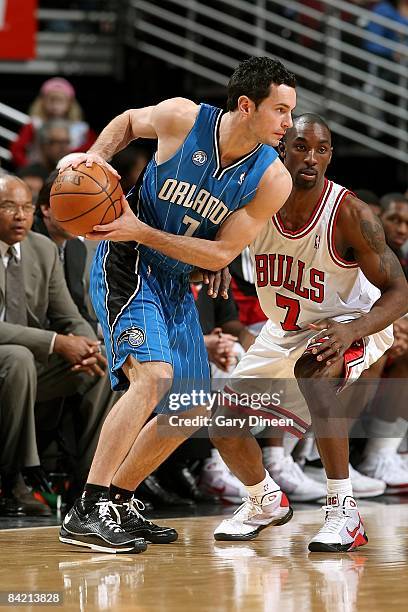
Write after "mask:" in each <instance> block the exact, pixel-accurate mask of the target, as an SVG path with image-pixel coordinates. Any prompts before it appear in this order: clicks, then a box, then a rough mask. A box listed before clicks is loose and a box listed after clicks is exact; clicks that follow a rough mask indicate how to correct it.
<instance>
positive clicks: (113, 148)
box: [60, 57, 296, 552]
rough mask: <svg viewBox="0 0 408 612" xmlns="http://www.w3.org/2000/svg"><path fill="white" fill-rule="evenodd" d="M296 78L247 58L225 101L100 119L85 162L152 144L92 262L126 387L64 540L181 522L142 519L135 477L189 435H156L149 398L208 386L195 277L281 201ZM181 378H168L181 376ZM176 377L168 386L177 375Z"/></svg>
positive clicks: (135, 535) (116, 374) (103, 540)
mask: <svg viewBox="0 0 408 612" xmlns="http://www.w3.org/2000/svg"><path fill="white" fill-rule="evenodd" d="M295 101H296V93H295V78H294V75H293V74H291V73H290V72H288V71H287V70H286V69H285V67H284V66H283V65H282V64H281V63H280V62H278V61H276V60H272V59H270V58H266V57H253V58H249V59H248V60H246V61H244V62H242V63H241V64H240V65H239V66H238V68H237V69H236V70H235V72H234V74H233V75H232V77H231V80H230V83H229V86H228V102H227V112H225V113H224V112H222V110H221V109H219V108H214V107H212V106H209V105H207V104H201V105H197V104H195V103H194V102H191V101H190V100H186V99H182V98H176V99H171V100H165V101H164V102H161V103H160V104H158V105H157V106H151V107H147V108H142V109H137V110H130V111H126V112H125V113H123V114H122V115H119V116H118V117H116V118H115V119H113V121H112V122H111V123H110V124H109V125H108V126H107V127H106V128H105V129H104V130H103V131H102V133H101V135H100V137H99V138H98V140H97V141H96V143H95V144H94V145H93V147H92V148H91V150H90V151H89V152H88V153H87V154H78V156H77V157H76V158H75V161H74V162H73V160H72V157H70V160H69V161H68V162H67V163H66V164H65V165H64V164H63V165H62V167H61V169H64V168H65V167H68V165H72V166H73V167H76V166H77V165H78V164H80V163H82V162H84V161H85V162H86V164H87V165H88V166H91V165H92V164H93V163H98V164H102V165H103V164H107V162H106V160H109V159H110V158H111V157H112V156H113V155H114V154H115V153H117V152H118V151H120V150H121V149H123V148H124V147H125V146H127V145H128V144H129V142H131V141H132V140H134V139H135V138H138V137H141V138H155V139H157V141H158V145H157V152H156V154H155V155H154V157H153V159H152V160H151V161H150V163H149V164H148V166H147V168H146V170H145V172H144V175H143V177H142V179H141V180H140V181H139V183H138V184H137V185H135V187H134V188H133V189H132V190H131V192H130V194H129V196H128V199H129V203H128V202H127V201H126V200H124V201H123V214H122V216H121V217H120V218H119V219H118V220H117V221H116V222H115V223H113V224H109V225H105V226H100V227H96V228H94V230H95V231H94V233H93V234H92V235H91V236H89V237H90V238H96V239H99V240H100V239H104V241H103V242H101V243H100V245H99V246H98V250H97V253H96V257H95V260H94V265H93V270H92V279H91V296H92V300H93V304H94V307H95V311H96V313H97V316H98V318H99V321H100V323H101V325H102V328H103V332H104V337H105V345H106V350H107V355H108V360H109V371H110V376H111V382H112V387H113V389H117V390H121V389H124V390H126V393H125V394H124V395H123V396H122V397H121V399H120V400H119V401H118V402H117V403H116V405H115V406H114V408H113V409H112V411H111V413H110V414H109V415H108V417H107V419H106V421H105V424H104V426H103V429H102V431H101V435H100V439H99V444H98V448H97V450H96V453H95V457H94V461H93V463H92V466H91V470H90V473H89V477H88V482H87V483H86V485H85V488H84V492H83V495H82V497H81V499H80V500H78V501H77V502H76V503H75V505H74V507H73V508H72V509H71V510H70V511H69V512H68V514H67V516H66V517H65V519H64V522H63V525H62V527H61V532H60V540H61V541H62V542H65V543H68V544H76V545H79V546H85V547H88V548H91V549H93V550H101V551H107V552H140V551H142V550H144V549H145V548H146V542H145V541H146V540H147V541H149V542H158V543H160V542H163V543H164V542H171V541H173V540H175V539H176V538H177V533H176V532H175V530H174V529H169V528H166V527H159V526H157V525H154V524H153V523H151V522H150V521H146V520H145V519H144V518H143V517H142V516H141V515H140V512H139V507H138V503H137V500H134V499H133V492H134V490H135V488H136V486H137V485H138V484H139V483H140V482H141V481H142V480H143V479H144V478H145V477H146V476H147V475H148V474H150V473H151V472H152V471H153V470H154V469H156V468H157V467H158V466H159V465H160V463H161V462H162V461H163V460H164V459H165V458H166V457H167V456H168V455H169V454H170V453H171V452H172V451H173V450H174V449H175V448H176V447H177V446H178V445H179V444H180V443H181V442H183V441H184V439H185V437H183V435H181V433H180V434H179V435H178V437H176V436H171V437H170V436H168V437H160V438H159V436H158V429H157V419H156V418H155V419H152V420H150V421H149V422H148V423H147V424H146V425H145V423H146V421H147V419H148V418H149V416H150V415H151V414H152V412H153V411H154V410H156V412H165V411H166V404H165V401H162V400H163V399H164V398H165V395H166V393H167V392H168V390H169V389H170V388H172V390H173V391H174V390H177V389H180V388H181V387H180V386H179V385H181V384H182V381H189V382H190V385H191V388H195V389H197V388H200V389H206V388H208V381H209V368H208V360H207V353H206V349H205V345H204V342H203V337H202V333H201V329H200V325H199V321H198V316H197V312H196V308H195V305H194V300H193V297H192V294H191V292H190V288H189V275H190V272H191V271H192V270H193V268H194V267H198V268H201V269H204V270H210V271H217V270H220V269H222V268H224V267H225V266H227V265H228V263H229V262H230V261H232V260H233V259H234V258H235V257H236V256H237V255H238V254H239V253H240V252H241V251H242V249H243V247H244V246H246V245H247V244H248V243H249V242H251V240H252V239H253V238H255V236H256V235H257V233H258V232H259V231H260V230H261V229H262V227H263V226H264V225H265V224H266V223H267V221H268V219H270V217H271V216H272V215H273V214H274V213H275V212H276V211H277V210H278V209H279V208H280V207H281V206H282V205H283V204H284V202H285V200H286V198H287V197H288V195H289V193H290V191H291V185H292V183H291V178H290V175H289V173H288V171H287V170H286V169H285V167H284V166H283V164H282V163H281V161H280V160H279V159H278V155H277V153H276V151H275V150H274V149H273V148H272V147H275V146H277V145H278V143H279V141H280V139H281V138H282V137H283V135H284V134H285V132H286V130H287V128H289V127H290V126H291V125H292V119H291V111H292V110H293V108H294V106H295ZM173 381H174V382H173ZM172 385H173V386H172Z"/></svg>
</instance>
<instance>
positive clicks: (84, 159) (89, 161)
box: [57, 153, 121, 179]
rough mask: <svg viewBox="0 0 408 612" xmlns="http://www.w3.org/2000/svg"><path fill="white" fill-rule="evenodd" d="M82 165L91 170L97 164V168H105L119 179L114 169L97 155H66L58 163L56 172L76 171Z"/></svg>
mask: <svg viewBox="0 0 408 612" xmlns="http://www.w3.org/2000/svg"><path fill="white" fill-rule="evenodd" d="M82 163H84V164H85V166H87V167H88V168H91V167H92V165H93V164H99V166H105V168H107V169H108V170H109V171H110V172H112V174H114V175H115V176H116V177H117V178H118V179H120V178H121V177H120V175H119V174H118V173H117V171H116V170H115V168H114V167H113V166H111V165H110V164H108V162H107V161H106V160H105V159H103V157H101V156H100V155H98V153H70V154H69V155H66V156H65V157H63V158H62V159H60V161H59V162H58V166H57V168H58V170H59V172H60V173H61V172H64V170H66V169H67V168H70V167H71V168H73V169H74V170H76V168H78V166H79V165H80V164H82Z"/></svg>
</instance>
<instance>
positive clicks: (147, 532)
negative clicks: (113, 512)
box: [115, 498, 178, 544]
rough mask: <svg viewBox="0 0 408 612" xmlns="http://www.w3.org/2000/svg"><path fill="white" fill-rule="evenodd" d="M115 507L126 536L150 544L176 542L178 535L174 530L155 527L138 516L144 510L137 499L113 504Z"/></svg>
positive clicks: (141, 503) (141, 516) (140, 515)
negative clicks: (140, 539)
mask: <svg viewBox="0 0 408 612" xmlns="http://www.w3.org/2000/svg"><path fill="white" fill-rule="evenodd" d="M115 507H116V509H117V511H118V512H119V514H120V524H121V527H122V529H124V530H125V531H126V533H127V534H128V535H131V536H132V537H134V538H144V539H145V540H147V541H148V542H151V543H152V544H169V543H170V542H175V541H176V540H177V538H178V533H177V531H176V530H175V529H172V528H171V527H161V526H160V525H156V524H155V523H152V522H151V521H148V520H147V519H146V518H145V517H144V516H143V515H142V514H140V511H141V510H144V504H143V502H141V501H140V500H139V499H136V498H133V499H131V500H130V501H128V502H123V503H120V504H118V503H115Z"/></svg>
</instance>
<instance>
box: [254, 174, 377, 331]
mask: <svg viewBox="0 0 408 612" xmlns="http://www.w3.org/2000/svg"><path fill="white" fill-rule="evenodd" d="M349 193H350V192H349V191H348V190H347V189H345V188H344V187H342V186H341V185H337V184H336V183H333V182H332V181H329V180H327V179H325V183H324V188H323V191H322V194H321V197H320V198H319V201H318V202H317V204H316V206H315V208H314V211H313V213H312V215H311V217H310V219H309V221H308V223H307V224H306V225H305V226H304V227H302V228H300V229H299V230H297V231H295V232H293V231H289V230H288V229H286V228H285V226H284V224H283V221H282V219H281V217H280V215H279V212H278V213H277V214H276V215H274V216H273V217H272V219H271V220H270V221H268V224H267V225H266V227H265V228H264V230H263V231H262V232H261V233H260V235H259V236H258V237H257V238H256V239H255V241H254V242H253V243H252V245H251V255H252V257H253V259H254V265H255V283H256V288H257V292H258V296H259V300H260V303H261V307H262V310H263V311H264V312H265V314H266V315H267V316H268V318H269V319H270V323H269V324H268V326H269V329H270V330H272V328H275V329H276V330H280V332H281V334H282V336H286V335H291V334H290V332H293V331H300V330H303V329H305V328H306V326H307V325H308V323H313V322H316V321H317V320H319V319H323V318H326V317H336V316H340V315H348V314H350V315H352V317H351V318H355V316H356V315H357V316H358V315H360V314H361V313H364V312H367V311H369V310H370V309H371V307H372V305H373V303H374V302H375V301H376V300H377V299H378V298H379V297H380V291H379V290H378V289H377V288H376V287H374V285H372V284H371V283H370V282H369V281H368V280H367V278H366V277H365V276H364V274H363V273H362V272H361V270H360V268H359V267H358V265H357V263H355V262H354V263H353V262H349V261H345V260H344V259H342V257H341V256H340V255H339V253H338V252H337V251H336V246H335V243H334V233H335V228H336V219H337V216H338V213H339V209H340V206H341V205H342V202H343V200H344V198H345V197H346V196H347V194H349ZM353 315H354V316H353ZM282 330H283V333H282ZM285 332H288V333H287V334H286V333H285Z"/></svg>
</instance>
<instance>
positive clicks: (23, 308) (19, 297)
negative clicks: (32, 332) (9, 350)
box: [5, 246, 27, 325]
mask: <svg viewBox="0 0 408 612" xmlns="http://www.w3.org/2000/svg"><path fill="white" fill-rule="evenodd" d="M7 254H8V256H9V260H8V264H7V268H6V316H5V320H6V321H7V323H18V324H19V325H27V305H26V296H25V289H24V278H23V270H22V269H21V262H20V261H19V260H18V259H17V253H16V249H15V248H14V247H13V246H11V247H10V248H9V249H8V251H7Z"/></svg>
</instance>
